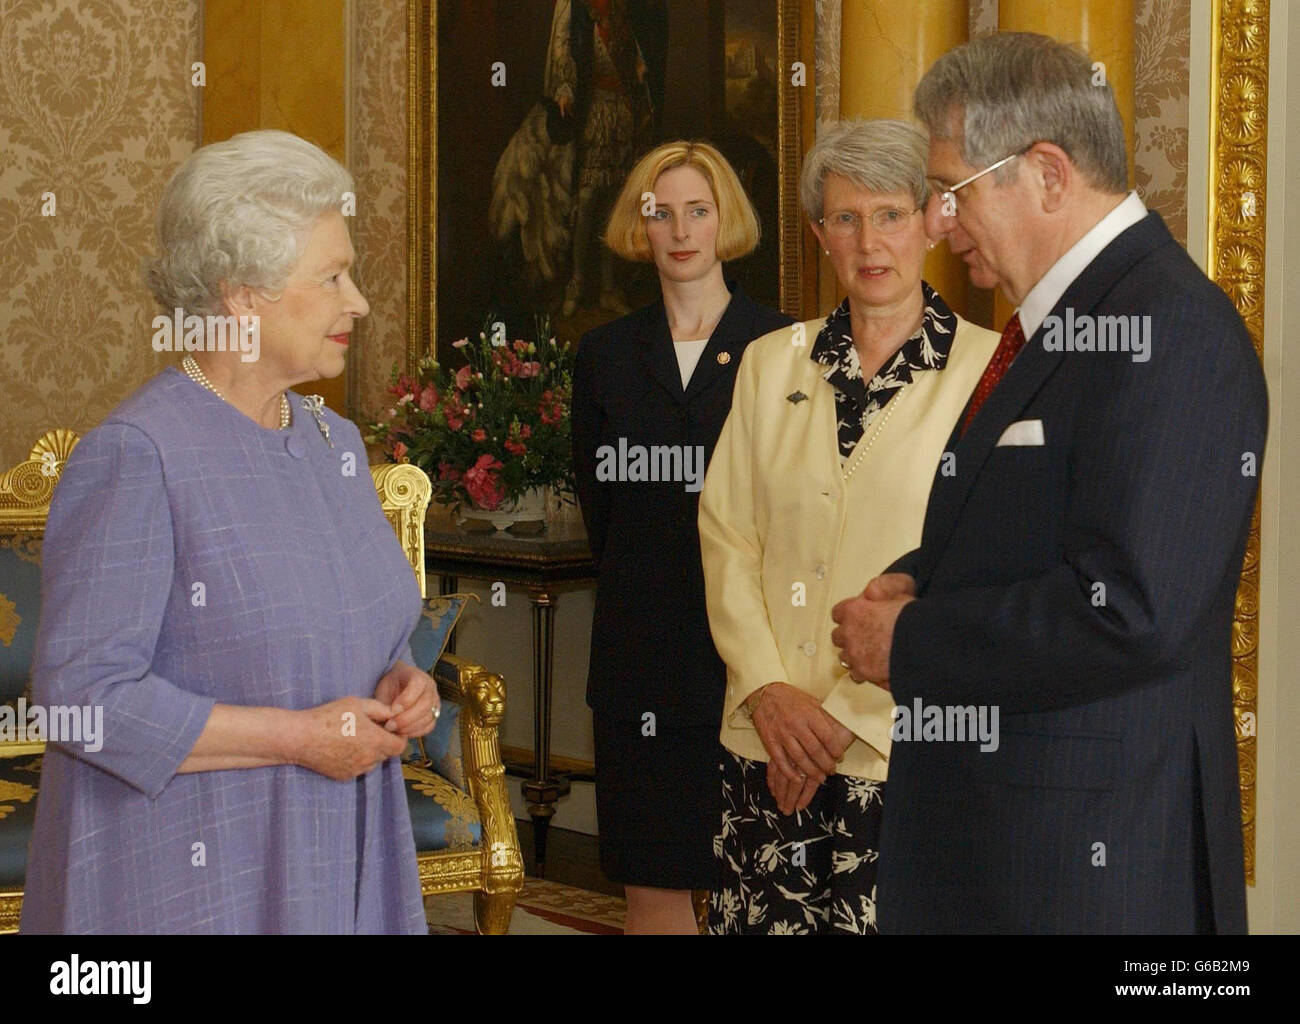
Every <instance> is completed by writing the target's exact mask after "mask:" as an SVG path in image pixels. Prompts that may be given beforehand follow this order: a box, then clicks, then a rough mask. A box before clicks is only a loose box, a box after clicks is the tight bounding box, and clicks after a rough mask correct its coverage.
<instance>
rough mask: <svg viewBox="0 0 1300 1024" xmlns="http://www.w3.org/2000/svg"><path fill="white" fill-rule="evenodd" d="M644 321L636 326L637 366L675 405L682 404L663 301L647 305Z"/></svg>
mask: <svg viewBox="0 0 1300 1024" xmlns="http://www.w3.org/2000/svg"><path fill="white" fill-rule="evenodd" d="M644 317H645V318H644V320H643V321H642V322H641V323H640V324H638V325H637V332H636V336H637V340H638V341H639V342H640V346H639V347H640V353H639V355H640V358H641V364H642V365H643V366H644V367H645V371H646V373H648V374H649V375H650V376H651V377H652V378H653V379H654V380H655V381H656V382H657V383H658V384H659V386H660V387H662V388H663V389H664V390H665V391H667V392H668V394H669V395H671V396H672V398H673V401H675V402H685V401H686V396H685V394H684V392H683V391H682V372H681V369H680V368H679V367H678V365H677V355H676V353H675V352H674V351H673V335H672V331H670V330H669V329H668V313H667V311H666V310H665V309H664V304H663V300H662V299H661V300H659V301H658V302H656V303H654V305H652V306H648V307H647V308H646V310H645V313H644Z"/></svg>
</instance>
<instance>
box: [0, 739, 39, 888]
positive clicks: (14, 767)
mask: <svg viewBox="0 0 1300 1024" xmlns="http://www.w3.org/2000/svg"><path fill="white" fill-rule="evenodd" d="M40 780H41V755H40V754H30V755H27V756H20V757H0V890H4V889H22V887H23V878H24V876H25V875H26V872H27V845H28V843H30V842H31V839H32V826H34V825H35V824H36V786H37V783H39V782H40Z"/></svg>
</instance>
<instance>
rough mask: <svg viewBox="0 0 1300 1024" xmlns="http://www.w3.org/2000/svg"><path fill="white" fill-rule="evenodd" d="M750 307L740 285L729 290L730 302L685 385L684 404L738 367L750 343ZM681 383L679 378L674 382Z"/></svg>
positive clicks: (751, 320) (751, 317) (751, 333)
mask: <svg viewBox="0 0 1300 1024" xmlns="http://www.w3.org/2000/svg"><path fill="white" fill-rule="evenodd" d="M753 321H754V304H753V303H752V302H750V301H749V296H747V295H746V294H745V293H744V292H743V291H742V290H741V287H740V285H738V284H737V285H732V286H731V301H730V302H728V303H727V308H726V309H724V310H723V311H722V317H721V318H720V319H719V320H718V324H717V326H716V327H714V328H713V334H711V335H710V336H709V343H708V344H707V345H705V346H704V351H703V352H702V353H701V354H700V361H699V362H698V363H697V364H696V365H695V372H694V373H692V374H691V379H690V381H689V382H688V383H687V385H686V401H688V402H689V401H691V400H692V399H694V398H695V396H696V395H698V394H699V393H700V392H702V391H703V390H704V389H705V388H707V387H708V386H709V384H710V383H711V382H712V381H713V380H714V378H716V377H717V376H718V375H720V374H722V373H725V372H727V371H730V372H732V373H734V372H735V371H736V367H737V366H739V365H740V357H741V355H742V354H743V353H744V351H745V346H746V345H747V344H748V343H749V342H751V341H753V340H754V325H753ZM677 380H678V383H680V382H681V377H680V375H679V376H678V378H677Z"/></svg>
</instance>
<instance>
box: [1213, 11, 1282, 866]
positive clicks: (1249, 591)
mask: <svg viewBox="0 0 1300 1024" xmlns="http://www.w3.org/2000/svg"><path fill="white" fill-rule="evenodd" d="M1210 10H1211V19H1212V23H1211V27H1210V167H1209V170H1210V175H1209V180H1210V195H1209V232H1208V252H1207V253H1206V256H1207V259H1206V264H1205V265H1206V268H1207V271H1208V273H1209V275H1210V277H1211V278H1212V279H1213V280H1214V281H1216V282H1217V283H1218V284H1219V286H1220V287H1221V288H1222V289H1223V290H1224V291H1225V292H1227V293H1228V297H1229V298H1230V299H1232V302H1233V305H1235V306H1236V307H1237V312H1238V313H1240V314H1241V318H1242V319H1243V320H1244V321H1245V322H1246V327H1247V329H1248V330H1249V331H1250V337H1251V341H1253V342H1254V344H1255V351H1256V352H1257V353H1259V355H1260V357H1261V358H1262V357H1263V352H1264V305H1263V300H1264V226H1265V219H1264V216H1265V209H1266V206H1265V200H1266V190H1265V186H1266V171H1267V161H1268V19H1269V0H1211V8H1210ZM1258 669H1259V500H1258V498H1257V499H1256V501H1255V514H1254V515H1253V516H1252V517H1251V521H1250V537H1249V539H1248V540H1247V542H1246V557H1245V561H1244V563H1243V565H1242V569H1241V583H1240V585H1239V586H1238V588H1237V606H1236V610H1235V612H1234V613H1233V622H1232V703H1233V711H1234V713H1235V718H1236V726H1237V765H1238V768H1239V770H1240V773H1241V829H1242V840H1243V843H1244V847H1245V858H1246V881H1247V882H1248V883H1249V884H1251V885H1254V884H1255V764H1256V748H1255V737H1256V733H1257V731H1258V730H1257V722H1258V710H1259V709H1258V695H1259V687H1258V680H1259V672H1258Z"/></svg>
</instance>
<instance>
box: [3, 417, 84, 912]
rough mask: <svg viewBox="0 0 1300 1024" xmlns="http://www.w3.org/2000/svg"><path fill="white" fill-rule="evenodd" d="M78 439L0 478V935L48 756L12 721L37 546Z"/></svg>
mask: <svg viewBox="0 0 1300 1024" xmlns="http://www.w3.org/2000/svg"><path fill="white" fill-rule="evenodd" d="M78 440H79V438H78V437H77V435H76V434H74V433H73V432H72V431H71V430H51V431H49V432H48V433H46V434H45V436H44V437H42V438H41V439H40V440H39V441H37V442H36V443H35V444H34V445H32V450H31V453H30V454H29V455H28V456H27V458H26V459H25V460H24V461H23V462H20V463H19V464H18V465H17V466H15V467H14V468H13V469H10V470H8V471H6V472H4V473H0V932H7V931H15V930H16V929H17V928H18V915H19V912H20V911H21V909H22V905H23V878H24V876H25V874H26V870H27V844H28V841H29V840H30V839H31V835H32V825H33V824H34V823H35V820H36V791H37V784H38V782H39V781H40V774H41V753H42V752H43V751H44V749H45V744H44V743H42V742H31V741H28V740H26V739H24V738H23V737H21V736H20V735H19V733H20V732H21V730H20V729H19V728H18V726H19V717H20V716H19V715H18V714H17V712H18V705H19V702H20V701H25V700H27V699H28V698H29V697H30V696H31V694H30V690H29V681H30V668H31V660H32V650H33V648H34V646H35V642H36V620H37V617H38V616H39V615H40V609H41V590H40V587H41V566H40V555H41V542H42V541H43V540H44V537H45V519H46V516H47V515H48V514H49V511H50V498H51V497H52V496H53V494H54V486H55V484H57V483H58V482H59V474H60V473H62V472H63V466H64V464H65V463H66V462H67V460H68V456H69V455H70V454H71V453H72V449H73V448H75V447H76V445H77V441H78ZM24 717H25V716H24Z"/></svg>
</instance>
